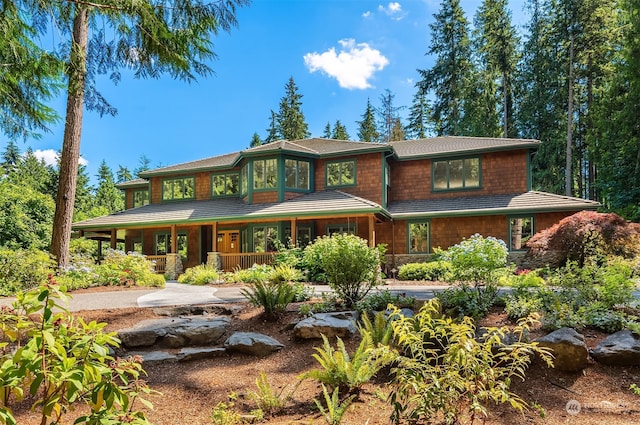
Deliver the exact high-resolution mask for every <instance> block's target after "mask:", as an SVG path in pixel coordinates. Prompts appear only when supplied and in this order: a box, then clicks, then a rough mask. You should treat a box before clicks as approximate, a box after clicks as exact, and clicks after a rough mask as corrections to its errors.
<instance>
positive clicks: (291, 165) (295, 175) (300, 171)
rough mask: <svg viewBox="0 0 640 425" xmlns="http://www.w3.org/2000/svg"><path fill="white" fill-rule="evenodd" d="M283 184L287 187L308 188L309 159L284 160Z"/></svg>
mask: <svg viewBox="0 0 640 425" xmlns="http://www.w3.org/2000/svg"><path fill="white" fill-rule="evenodd" d="M284 185H285V187H286V188H287V189H303V190H309V161H296V160H295V159H286V160H285V161H284Z"/></svg>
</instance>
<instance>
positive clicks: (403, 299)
mask: <svg viewBox="0 0 640 425" xmlns="http://www.w3.org/2000/svg"><path fill="white" fill-rule="evenodd" d="M415 302H416V299H415V298H414V297H408V296H406V295H405V294H392V293H391V292H389V290H388V289H385V290H384V291H378V292H372V293H370V294H368V295H367V296H366V297H364V298H363V299H361V300H360V301H358V302H357V303H356V310H358V311H360V312H363V311H381V310H386V308H387V306H388V305H389V304H393V305H395V306H396V307H400V308H405V307H406V308H411V307H413V305H414V304H415Z"/></svg>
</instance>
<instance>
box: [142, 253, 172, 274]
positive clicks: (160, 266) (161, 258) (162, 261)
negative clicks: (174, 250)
mask: <svg viewBox="0 0 640 425" xmlns="http://www.w3.org/2000/svg"><path fill="white" fill-rule="evenodd" d="M146 257H147V260H151V261H154V262H155V263H156V273H164V272H165V271H166V267H167V256H166V255H147V256H146Z"/></svg>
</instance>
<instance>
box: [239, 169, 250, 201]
mask: <svg viewBox="0 0 640 425" xmlns="http://www.w3.org/2000/svg"><path fill="white" fill-rule="evenodd" d="M247 192H249V165H245V166H244V167H242V170H240V195H242V196H244V195H246V194H247Z"/></svg>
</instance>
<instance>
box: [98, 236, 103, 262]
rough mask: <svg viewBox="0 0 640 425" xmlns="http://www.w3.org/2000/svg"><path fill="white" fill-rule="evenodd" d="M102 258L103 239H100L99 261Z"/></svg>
mask: <svg viewBox="0 0 640 425" xmlns="http://www.w3.org/2000/svg"><path fill="white" fill-rule="evenodd" d="M100 260H102V239H98V262H99V261H100Z"/></svg>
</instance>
